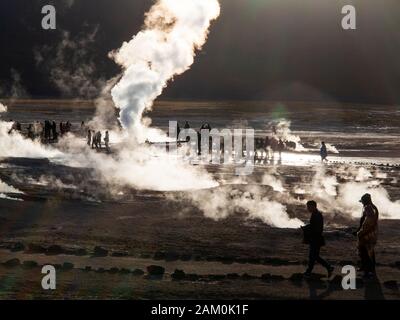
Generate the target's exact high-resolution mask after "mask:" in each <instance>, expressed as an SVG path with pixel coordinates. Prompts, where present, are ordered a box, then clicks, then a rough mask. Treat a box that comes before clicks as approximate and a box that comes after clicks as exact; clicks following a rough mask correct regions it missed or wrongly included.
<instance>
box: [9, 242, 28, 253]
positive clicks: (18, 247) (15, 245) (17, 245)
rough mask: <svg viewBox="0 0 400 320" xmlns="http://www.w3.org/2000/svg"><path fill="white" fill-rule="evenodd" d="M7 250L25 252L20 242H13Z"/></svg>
mask: <svg viewBox="0 0 400 320" xmlns="http://www.w3.org/2000/svg"><path fill="white" fill-rule="evenodd" d="M7 249H9V250H10V251H12V252H18V251H24V250H25V246H24V244H23V243H22V242H15V243H11V244H10V245H9V246H8V247H7Z"/></svg>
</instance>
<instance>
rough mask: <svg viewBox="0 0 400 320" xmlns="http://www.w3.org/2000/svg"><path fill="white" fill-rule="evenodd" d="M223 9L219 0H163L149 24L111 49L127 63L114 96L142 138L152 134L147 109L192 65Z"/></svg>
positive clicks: (128, 123) (153, 10)
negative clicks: (144, 120)
mask: <svg viewBox="0 0 400 320" xmlns="http://www.w3.org/2000/svg"><path fill="white" fill-rule="evenodd" d="M219 13H220V6H219V3H218V1H217V0H191V1H187V0H159V1H158V2H157V3H156V4H155V5H154V6H153V7H152V8H151V9H150V11H149V12H148V13H147V15H146V21H145V27H144V29H143V30H142V31H140V32H139V33H138V34H137V35H136V36H135V37H133V39H132V40H131V41H129V42H125V43H124V44H123V45H122V47H121V48H120V49H119V50H118V51H115V52H113V53H111V56H112V57H113V58H114V60H115V61H116V62H117V63H118V64H120V65H121V66H122V67H123V68H124V74H123V76H122V78H121V80H120V81H119V82H118V84H117V85H116V86H115V87H114V88H113V89H112V98H113V101H114V103H115V105H116V106H117V107H118V108H119V109H120V110H121V114H120V120H121V123H122V125H123V126H124V127H125V128H126V129H129V130H130V131H132V132H133V133H134V136H135V138H136V139H138V140H139V141H144V139H145V138H148V136H149V130H148V128H147V126H146V125H144V124H143V123H142V115H143V112H144V111H146V110H150V109H151V108H152V106H153V102H154V100H155V99H156V98H157V97H158V96H160V95H161V93H162V91H163V89H164V88H165V87H166V85H167V83H168V81H170V80H172V79H173V78H174V76H176V75H180V74H182V73H183V72H185V71H187V70H188V69H189V68H190V67H191V65H192V64H193V63H194V56H195V53H196V50H199V49H201V47H202V46H203V45H204V43H205V42H206V40H207V35H208V29H209V27H210V24H211V21H212V20H214V19H216V18H217V17H218V16H219Z"/></svg>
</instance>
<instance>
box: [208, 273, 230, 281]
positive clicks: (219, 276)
mask: <svg viewBox="0 0 400 320" xmlns="http://www.w3.org/2000/svg"><path fill="white" fill-rule="evenodd" d="M207 278H208V279H209V280H211V281H222V280H224V279H226V276H225V275H224V274H210V275H208V276H207Z"/></svg>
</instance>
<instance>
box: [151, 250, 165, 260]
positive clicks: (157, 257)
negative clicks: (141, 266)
mask: <svg viewBox="0 0 400 320" xmlns="http://www.w3.org/2000/svg"><path fill="white" fill-rule="evenodd" d="M153 259H154V260H165V253H164V252H160V251H157V252H156V253H155V254H154V257H153Z"/></svg>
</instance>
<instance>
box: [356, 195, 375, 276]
mask: <svg viewBox="0 0 400 320" xmlns="http://www.w3.org/2000/svg"><path fill="white" fill-rule="evenodd" d="M360 202H361V203H362V204H363V213H362V217H361V220H360V226H359V228H358V230H357V231H356V232H355V234H356V235H357V240H358V243H357V247H358V254H359V256H360V260H361V267H360V269H359V271H363V272H364V277H367V278H368V277H373V276H374V275H375V273H376V271H375V265H376V261H375V246H376V243H377V240H378V220H379V211H378V208H377V207H376V206H375V205H374V204H373V203H372V198H371V195H370V194H369V193H366V194H364V195H363V196H362V197H361V200H360Z"/></svg>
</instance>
